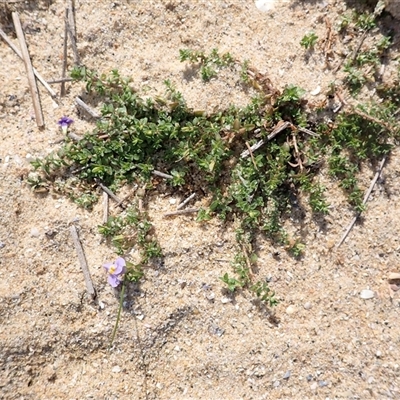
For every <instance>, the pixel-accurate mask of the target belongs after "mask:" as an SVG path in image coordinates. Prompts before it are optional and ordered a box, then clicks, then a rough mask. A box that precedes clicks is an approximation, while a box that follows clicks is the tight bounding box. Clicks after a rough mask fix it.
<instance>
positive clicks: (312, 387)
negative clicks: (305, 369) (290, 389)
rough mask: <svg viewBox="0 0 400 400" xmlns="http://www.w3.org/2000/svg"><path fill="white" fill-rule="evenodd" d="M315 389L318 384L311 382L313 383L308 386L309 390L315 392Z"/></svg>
mask: <svg viewBox="0 0 400 400" xmlns="http://www.w3.org/2000/svg"><path fill="white" fill-rule="evenodd" d="M317 387H318V383H317V382H313V383H312V384H311V385H310V389H311V390H316V389H317Z"/></svg>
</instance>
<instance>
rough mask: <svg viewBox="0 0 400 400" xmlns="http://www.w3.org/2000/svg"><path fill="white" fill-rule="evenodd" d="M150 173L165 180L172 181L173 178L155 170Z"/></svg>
mask: <svg viewBox="0 0 400 400" xmlns="http://www.w3.org/2000/svg"><path fill="white" fill-rule="evenodd" d="M151 173H152V174H153V175H156V176H160V177H161V178H165V179H174V177H173V176H172V175H168V174H165V173H164V172H160V171H157V170H156V169H154V170H153V171H151Z"/></svg>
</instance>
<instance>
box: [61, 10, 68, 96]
mask: <svg viewBox="0 0 400 400" xmlns="http://www.w3.org/2000/svg"><path fill="white" fill-rule="evenodd" d="M67 45H68V8H66V9H65V18H64V46H63V50H64V51H63V64H62V71H61V77H62V78H63V80H62V81H61V90H60V95H61V97H64V96H65V93H66V92H65V81H64V78H65V74H66V73H67V61H68V60H67V56H68V51H67V50H68V49H67Z"/></svg>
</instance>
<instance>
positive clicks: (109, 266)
mask: <svg viewBox="0 0 400 400" xmlns="http://www.w3.org/2000/svg"><path fill="white" fill-rule="evenodd" d="M113 265H114V263H112V262H109V263H106V264H103V268H104V269H105V270H106V271H107V272H108V271H109V270H110V268H111V267H112V266H113Z"/></svg>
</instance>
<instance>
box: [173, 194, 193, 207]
mask: <svg viewBox="0 0 400 400" xmlns="http://www.w3.org/2000/svg"><path fill="white" fill-rule="evenodd" d="M194 197H196V193H192V194H191V195H190V196H189V197H188V198H187V199H185V200H184V201H182V203H180V204H179V205H178V207H176V209H177V210H180V209H181V208H182V207H185V206H186V204H187V203H189V201H190V200H192V199H193V198H194Z"/></svg>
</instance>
